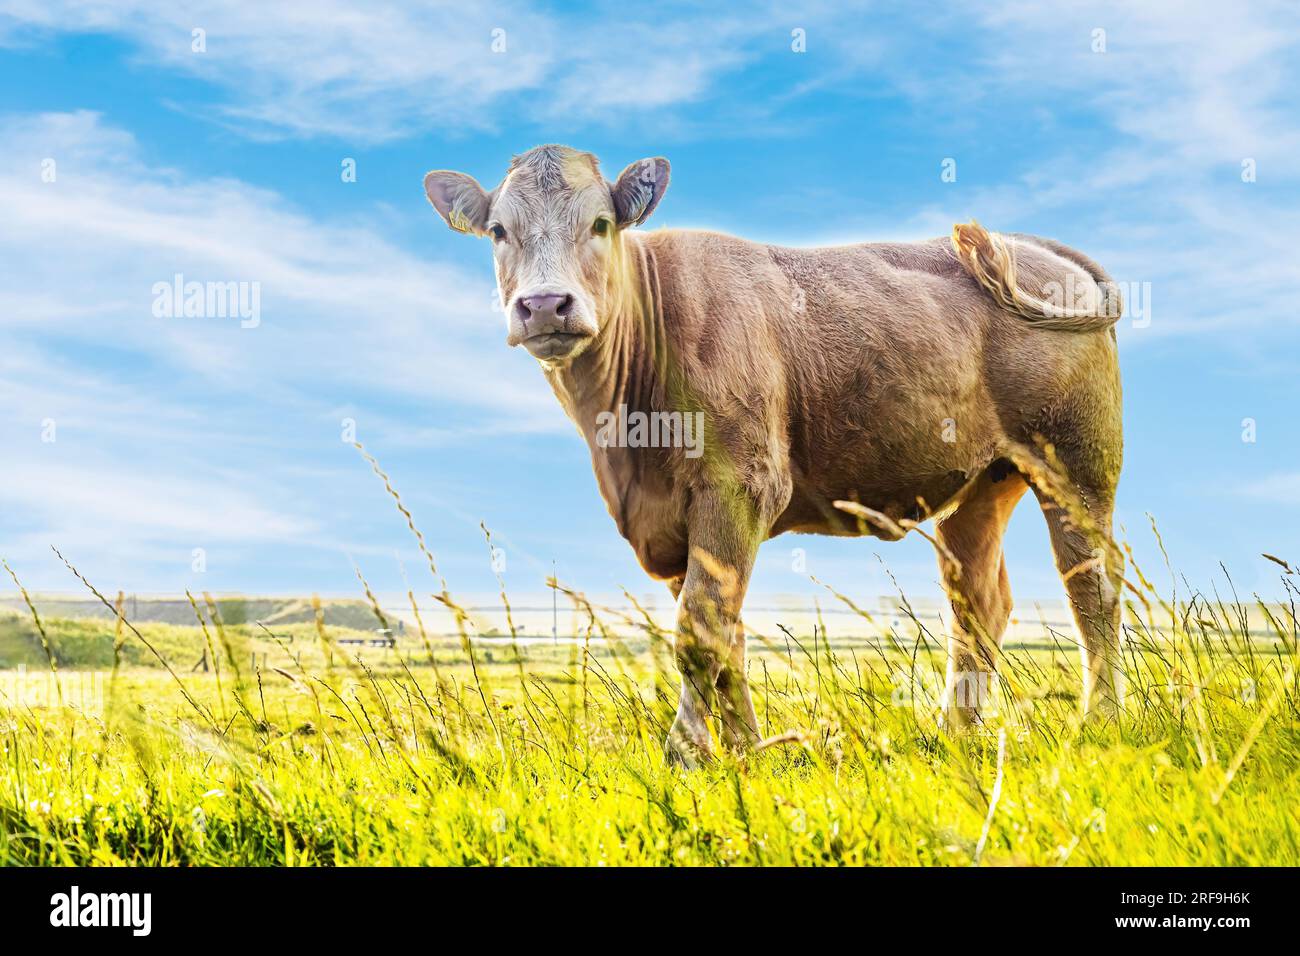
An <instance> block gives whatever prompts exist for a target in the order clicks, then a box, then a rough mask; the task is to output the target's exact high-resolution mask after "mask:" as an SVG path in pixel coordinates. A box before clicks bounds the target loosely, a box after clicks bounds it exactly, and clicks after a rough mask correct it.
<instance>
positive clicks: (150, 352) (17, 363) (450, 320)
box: [0, 112, 569, 584]
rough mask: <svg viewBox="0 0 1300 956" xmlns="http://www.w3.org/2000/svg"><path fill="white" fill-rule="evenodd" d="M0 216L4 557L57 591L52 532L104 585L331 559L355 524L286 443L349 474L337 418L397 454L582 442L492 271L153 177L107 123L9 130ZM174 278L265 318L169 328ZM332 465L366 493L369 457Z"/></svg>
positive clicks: (87, 120)
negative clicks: (499, 299) (234, 559)
mask: <svg viewBox="0 0 1300 956" xmlns="http://www.w3.org/2000/svg"><path fill="white" fill-rule="evenodd" d="M44 157H54V158H55V159H56V161H57V167H56V170H57V175H56V179H55V181H54V182H52V183H50V182H43V181H42V179H41V175H40V174H41V159H42V158H44ZM418 190H419V182H418V178H417V179H416V181H415V182H414V183H413V184H412V194H413V199H412V201H413V202H416V203H422V202H423V199H422V197H421V196H420V194H419V192H418ZM0 208H2V209H4V210H5V215H4V216H3V217H0V289H3V290H4V292H3V295H0V306H3V308H2V309H0V334H3V337H4V340H5V347H4V349H2V350H0V403H3V405H4V407H5V409H6V415H5V416H4V417H3V418H0V447H4V448H6V449H7V450H8V451H9V458H10V464H9V465H8V466H7V468H6V475H5V480H4V481H3V482H0V514H3V516H4V518H3V526H4V528H5V534H4V538H5V540H4V546H5V550H6V554H7V555H8V556H9V557H10V559H11V560H15V559H18V560H22V561H26V562H32V561H38V560H45V564H44V565H41V567H42V568H43V570H42V572H41V573H43V574H46V575H48V576H47V577H46V578H43V579H39V580H44V581H46V582H48V581H49V580H55V581H58V580H62V577H61V569H59V568H57V567H55V568H53V569H51V568H50V567H49V566H48V565H49V562H48V558H49V555H48V550H47V549H48V545H49V544H51V543H56V544H59V545H60V546H61V547H66V548H67V549H68V551H69V554H70V556H71V555H72V554H76V555H78V560H79V561H81V562H84V564H85V566H86V570H87V571H88V572H89V571H98V572H100V573H101V574H105V575H106V576H108V577H109V578H110V579H111V577H112V575H113V572H114V569H121V568H130V569H132V570H133V571H134V572H135V573H138V571H139V569H140V568H141V567H145V566H155V567H156V565H151V564H150V562H159V561H164V563H165V564H166V567H167V568H170V569H171V570H170V571H167V572H166V574H168V575H171V576H170V577H164V578H163V579H164V580H167V581H168V582H170V583H172V584H174V583H175V581H176V576H175V575H176V574H179V573H182V572H183V571H187V570H188V560H189V559H188V554H189V548H190V547H197V546H204V545H205V544H208V543H213V542H215V543H218V544H220V543H223V542H224V543H225V544H226V545H227V546H229V547H236V546H238V547H245V546H249V545H250V544H252V543H256V542H258V541H264V542H269V541H275V542H277V543H278V545H279V547H287V546H290V545H292V544H295V543H296V544H298V545H301V546H303V547H309V548H315V549H326V550H329V551H331V552H333V553H337V552H338V551H339V550H340V548H341V547H342V545H341V543H340V542H341V541H342V540H343V538H344V537H346V536H347V535H349V534H351V533H352V530H351V529H349V528H348V527H346V525H345V524H344V523H343V521H342V520H341V519H342V518H343V515H342V513H341V512H339V511H338V510H337V508H335V510H334V511H332V512H329V513H327V515H326V517H325V518H324V519H323V520H322V518H320V517H318V516H317V512H318V511H319V509H320V506H321V500H322V498H324V497H328V496H325V495H319V496H316V497H315V498H313V496H311V495H303V494H302V493H301V489H300V488H299V487H298V483H297V482H296V481H295V480H293V479H291V478H290V477H286V474H287V473H286V468H287V467H289V462H290V461H292V460H296V458H297V457H298V456H297V454H296V453H295V452H294V451H293V450H292V449H291V448H288V447H285V443H290V444H292V443H294V442H298V443H301V444H304V445H311V446H312V447H314V448H315V449H316V454H317V455H318V456H320V455H326V456H327V457H326V458H325V460H326V461H330V462H333V461H334V460H335V459H332V458H330V457H328V454H327V453H328V452H329V451H330V450H331V449H329V447H328V446H329V445H330V444H331V442H332V441H333V440H334V437H335V436H337V435H338V434H339V428H340V417H341V416H339V415H338V414H337V413H338V412H339V410H340V409H341V408H349V409H351V410H352V411H351V414H352V416H353V417H355V418H356V419H357V420H358V428H359V436H360V437H362V438H363V439H365V440H372V441H373V440H376V439H383V440H384V441H386V442H391V443H392V444H393V445H398V446H401V445H406V446H417V447H418V446H427V445H431V444H434V443H443V444H446V443H449V442H463V441H473V440H475V439H477V438H480V437H482V436H489V437H490V436H494V435H508V434H510V433H512V432H530V431H538V430H562V431H565V432H567V431H568V430H569V426H568V424H567V422H566V421H565V419H564V416H563V413H562V412H561V411H560V409H559V408H558V406H557V405H556V403H555V402H554V400H553V399H552V398H551V396H550V394H549V389H548V388H547V387H546V385H545V383H544V381H543V380H542V377H541V376H540V375H539V374H537V370H536V368H535V367H534V363H533V362H532V360H531V359H530V358H529V357H528V356H526V355H519V354H516V351H517V350H510V349H509V348H508V347H507V346H506V344H505V342H504V329H503V321H502V319H501V317H500V315H499V314H498V313H496V312H494V311H493V310H492V308H491V307H490V303H491V301H492V293H491V278H490V272H489V271H488V270H487V269H486V268H485V269H484V270H483V271H482V273H475V274H471V273H469V272H468V271H464V270H461V269H459V268H456V267H453V266H449V265H446V264H443V263H438V262H433V261H426V260H423V259H421V258H419V257H417V256H415V255H412V254H411V253H409V252H407V251H405V250H404V249H402V248H400V247H398V246H396V245H394V244H393V243H391V242H390V241H388V240H387V239H385V238H384V237H383V235H381V233H380V232H379V231H378V230H377V229H376V228H374V227H372V226H371V225H369V224H368V223H366V222H364V221H352V220H339V221H326V220H321V219H316V218H313V217H311V216H310V215H307V214H306V213H304V212H302V211H300V210H298V209H296V208H295V207H294V206H293V205H292V204H290V203H289V202H287V201H286V200H285V199H284V198H283V197H281V196H279V195H277V194H276V193H274V192H271V191H268V190H264V189H257V188H254V187H252V186H249V185H247V184H245V183H241V182H238V181H235V180H203V179H195V178H192V177H186V176H184V175H182V174H180V173H178V172H176V171H174V170H167V169H161V168H157V167H153V166H149V165H147V164H146V163H144V162H143V161H142V160H141V159H140V157H139V155H138V151H137V149H136V148H135V144H134V142H133V140H132V138H131V137H130V136H129V135H128V134H126V133H124V132H123V131H121V130H118V129H114V128H113V127H110V126H106V125H105V124H104V123H103V122H102V120H101V119H100V118H99V117H98V116H97V115H95V114H93V113H86V112H81V113H74V114H46V115H41V116H20V117H12V116H11V117H0ZM442 228H443V227H442V226H441V224H440V223H438V222H437V221H436V218H435V217H434V215H433V214H432V211H430V213H429V229H430V230H431V231H433V230H436V229H442ZM465 241H469V240H465ZM484 255H486V253H484ZM178 272H179V273H182V274H184V275H185V276H186V277H187V278H192V279H198V280H209V279H211V280H219V281H227V280H233V281H249V282H259V283H261V294H262V317H261V324H260V325H259V326H258V327H257V328H254V329H241V328H240V327H239V324H238V320H237V319H215V318H205V319H182V318H176V319H160V318H156V317H155V316H154V315H153V314H152V312H151V306H152V301H153V291H152V287H153V285H154V283H156V282H159V281H170V279H171V277H172V276H173V275H174V274H175V273H178ZM394 407H400V408H404V409H408V411H407V412H406V413H404V414H400V415H399V414H398V413H397V412H395V411H393V408H394ZM47 421H48V422H52V423H53V425H54V427H55V429H56V432H57V440H56V441H55V442H53V443H49V442H46V441H43V440H42V428H43V423H45V422H47ZM295 427H296V428H298V429H299V430H301V428H303V427H306V428H308V429H313V428H318V429H319V431H317V432H312V433H307V434H301V435H300V433H295V432H293V431H288V430H287V429H293V428H295ZM322 445H323V446H325V447H324V448H322ZM336 447H338V448H342V447H343V446H342V445H341V444H340V445H338V446H336ZM338 461H340V462H346V463H347V464H352V463H354V462H355V463H356V464H357V466H358V467H357V469H356V473H357V475H358V476H360V478H361V479H364V480H368V478H367V476H365V474H364V471H365V469H364V466H363V465H362V464H361V463H360V462H359V461H358V460H356V458H355V453H352V454H351V455H350V456H349V457H347V458H346V459H343V458H340V459H338ZM367 487H369V485H367ZM333 494H335V496H337V492H335V493H333ZM383 504H385V505H386V503H383ZM132 561H135V562H136V563H134V564H133V563H131V562H132ZM118 577H119V579H120V574H119V575H118ZM65 584H66V582H65Z"/></svg>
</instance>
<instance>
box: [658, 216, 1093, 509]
mask: <svg viewBox="0 0 1300 956" xmlns="http://www.w3.org/2000/svg"><path fill="white" fill-rule="evenodd" d="M638 239H639V241H641V242H642V243H644V244H645V248H646V249H647V250H649V251H650V252H651V253H652V255H653V259H654V262H655V268H656V271H657V274H658V282H659V287H660V290H661V295H662V305H663V309H664V315H665V326H666V333H667V336H668V339H669V341H670V343H671V350H672V355H671V361H672V362H673V363H674V365H675V366H676V367H677V368H679V369H680V370H681V371H682V374H683V375H684V377H685V379H686V381H687V382H688V383H689V387H690V389H691V391H692V392H693V393H694V394H695V395H696V396H697V397H698V399H699V401H700V403H701V405H702V406H703V407H704V408H705V409H706V414H707V415H708V417H709V419H710V432H711V434H712V440H713V441H717V442H721V443H723V444H724V445H725V446H726V452H727V455H728V457H730V458H732V459H734V460H736V461H738V462H741V463H742V465H741V467H742V468H752V469H754V470H755V471H756V472H757V480H760V481H761V480H763V478H764V476H765V475H766V473H767V472H768V471H770V470H771V469H773V468H778V467H781V466H782V464H784V466H785V467H788V470H789V473H790V476H791V478H792V479H793V481H792V484H793V491H792V494H791V500H790V503H789V507H788V509H787V513H786V514H785V515H784V516H783V518H782V520H781V521H780V522H778V527H777V529H776V530H777V531H780V530H786V529H802V530H814V531H826V530H836V528H837V526H838V525H839V524H840V523H841V522H842V518H841V516H839V514H838V513H837V512H834V510H833V509H831V508H830V506H829V502H830V501H832V500H834V499H836V498H857V499H858V500H861V501H863V502H865V503H870V504H872V505H873V506H874V507H878V508H880V509H881V510H885V511H887V513H896V514H897V515H905V514H908V513H909V512H911V511H913V510H914V506H915V502H916V498H917V497H918V496H919V497H921V498H922V499H923V500H924V501H925V502H926V504H927V506H928V507H929V508H930V509H937V508H939V507H941V506H942V504H943V503H944V502H945V501H946V500H947V499H949V498H951V496H952V495H953V494H955V493H956V492H957V491H958V490H960V488H961V487H962V486H963V485H964V484H965V482H966V481H967V480H969V478H970V477H972V476H973V475H975V474H978V473H979V471H980V470H982V469H983V468H984V467H985V466H987V465H988V463H989V462H990V461H992V460H993V459H995V458H997V457H998V456H999V455H1000V454H1001V453H1002V450H1003V449H1004V448H1005V447H1006V445H1007V443H1008V442H1010V441H1028V440H1032V437H1033V434H1034V432H1035V431H1036V430H1037V429H1038V428H1039V426H1040V424H1041V422H1042V421H1043V419H1044V416H1046V417H1049V418H1050V417H1053V416H1056V417H1059V416H1061V415H1069V414H1073V412H1072V410H1071V407H1070V402H1071V394H1072V391H1073V393H1077V392H1078V391H1079V390H1080V389H1083V390H1084V391H1085V392H1087V391H1089V390H1093V391H1095V390H1097V389H1100V390H1101V392H1102V394H1101V395H1087V396H1085V399H1086V402H1087V404H1088V405H1089V406H1091V405H1093V404H1096V402H1097V401H1101V402H1102V403H1103V404H1106V403H1107V402H1108V401H1109V399H1108V398H1107V394H1108V393H1109V392H1110V391H1112V390H1113V392H1114V396H1113V401H1110V402H1109V403H1110V404H1111V405H1112V406H1113V407H1114V409H1115V414H1118V374H1117V371H1115V369H1116V361H1115V348H1114V336H1113V333H1110V332H1105V333H1089V334H1072V333H1064V332H1056V331H1048V330H1043V329H1038V328H1035V327H1034V326H1033V325H1032V324H1030V323H1028V322H1026V321H1025V320H1024V319H1023V318H1021V317H1018V316H1016V315H1014V314H1012V313H1010V312H1008V311H1007V310H1006V309H1004V308H1002V307H1001V306H999V305H998V304H997V303H995V302H994V301H993V299H992V298H991V297H990V296H989V295H988V293H987V292H986V291H985V290H984V289H983V288H981V286H980V285H979V284H978V283H977V282H976V281H975V280H974V279H972V278H971V276H970V275H969V274H968V273H967V272H966V270H965V269H963V268H962V266H961V264H960V263H959V262H958V260H957V258H956V256H955V255H954V254H953V251H952V248H951V245H950V244H949V241H948V240H947V239H934V240H927V241H924V242H917V243H864V244H859V245H852V246H837V247H824V248H809V249H791V248H783V247H777V246H770V245H764V244H759V243H752V242H747V241H745V240H742V239H737V238H734V237H731V236H726V235H721V234H717V233H709V232H694V231H681V230H660V231H657V232H651V233H646V234H643V235H641V236H639V237H638ZM1061 248H1062V247H1057V250H1060V249H1061ZM1066 251H1067V252H1068V250H1066ZM1016 253H1017V262H1018V265H1019V266H1020V275H1021V277H1022V278H1021V282H1022V284H1023V285H1024V286H1025V287H1027V288H1030V289H1031V290H1032V291H1033V292H1034V294H1036V295H1038V294H1043V293H1044V292H1045V291H1050V289H1049V286H1050V284H1051V283H1053V282H1055V283H1058V284H1060V285H1061V286H1062V287H1070V288H1075V287H1077V288H1080V289H1083V290H1084V291H1085V293H1086V291H1087V288H1088V286H1089V284H1091V285H1094V286H1095V284H1096V283H1095V281H1094V278H1093V276H1092V275H1091V274H1090V273H1089V271H1088V270H1087V268H1085V266H1083V265H1081V264H1080V263H1079V262H1078V261H1076V260H1074V259H1071V258H1068V257H1067V256H1066V255H1062V254H1061V253H1060V251H1054V250H1053V249H1049V248H1048V247H1047V244H1043V245H1038V244H1037V243H1036V242H1035V241H1034V240H1032V237H1023V238H1022V239H1021V241H1020V242H1018V243H1017V245H1016ZM1080 258H1082V257H1080ZM1083 261H1084V262H1087V260H1083ZM1090 414H1095V412H1090ZM764 446H766V449H767V450H766V451H765V452H761V453H760V452H759V449H760V448H763V447H764ZM756 454H762V455H764V456H765V460H760V461H757V462H754V461H752V459H753V458H754V456H755V455H756Z"/></svg>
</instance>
